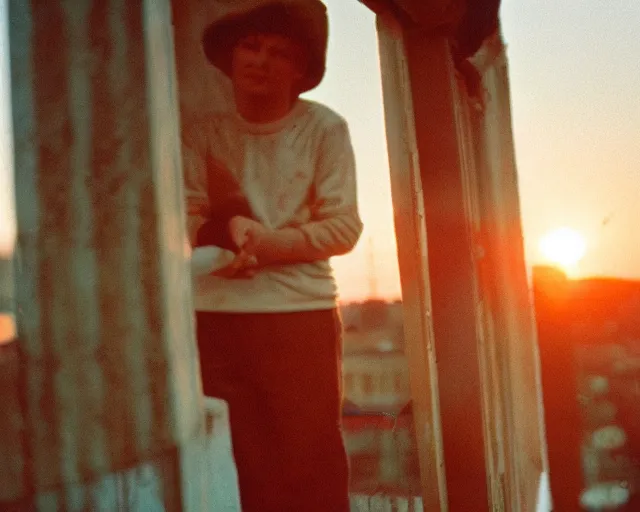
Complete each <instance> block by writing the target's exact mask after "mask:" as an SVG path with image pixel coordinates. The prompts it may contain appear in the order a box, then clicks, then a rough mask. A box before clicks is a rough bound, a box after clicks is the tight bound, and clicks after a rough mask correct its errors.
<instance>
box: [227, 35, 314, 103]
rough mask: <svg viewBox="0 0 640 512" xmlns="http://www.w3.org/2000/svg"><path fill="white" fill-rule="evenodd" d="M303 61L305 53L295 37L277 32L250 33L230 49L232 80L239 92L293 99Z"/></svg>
mask: <svg viewBox="0 0 640 512" xmlns="http://www.w3.org/2000/svg"><path fill="white" fill-rule="evenodd" d="M305 64H306V63H305V53H304V51H303V49H302V47H301V45H299V44H298V43H297V42H295V41H294V40H292V39H290V38H288V37H285V36H281V35H277V34H259V33H256V34H249V35H247V36H245V37H243V38H241V39H240V40H239V41H238V43H237V44H236V46H235V47H234V49H233V60H232V66H231V80H232V82H233V85H234V88H235V89H236V91H237V92H240V93H242V94H246V95H250V96H261V97H263V98H265V99H267V98H279V97H287V98H292V97H293V96H294V95H295V93H296V92H297V88H298V85H299V83H300V80H301V79H302V78H303V76H304V73H303V70H304V66H305Z"/></svg>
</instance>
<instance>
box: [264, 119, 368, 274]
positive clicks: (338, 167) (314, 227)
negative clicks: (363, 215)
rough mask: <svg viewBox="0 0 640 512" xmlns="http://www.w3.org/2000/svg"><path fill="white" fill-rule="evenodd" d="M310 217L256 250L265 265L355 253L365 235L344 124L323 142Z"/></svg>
mask: <svg viewBox="0 0 640 512" xmlns="http://www.w3.org/2000/svg"><path fill="white" fill-rule="evenodd" d="M310 207H311V218H310V221H309V222H307V223H305V224H302V225H299V226H296V227H286V228H282V229H279V230H276V231H275V232H273V233H271V234H270V235H269V236H268V237H267V239H266V240H265V241H262V242H261V243H260V244H259V246H258V247H257V249H256V251H257V252H256V255H257V257H258V261H259V262H260V264H261V265H268V264H271V263H281V264H286V263H297V262H303V261H318V260H327V259H329V258H331V257H333V256H339V255H342V254H346V253H348V252H349V251H351V250H352V249H353V248H354V247H355V245H356V243H357V241H358V239H359V238H360V234H361V233H362V221H361V220H360V215H359V213H358V204H357V190H356V170H355V158H354V155H353V148H352V146H351V139H350V137H349V131H348V127H347V124H346V122H344V121H341V122H340V123H338V124H335V125H333V126H332V127H331V128H329V129H328V131H327V132H326V133H325V135H324V137H323V139H322V141H321V142H320V145H319V154H318V160H317V167H316V172H315V179H314V184H313V194H312V198H311V205H310Z"/></svg>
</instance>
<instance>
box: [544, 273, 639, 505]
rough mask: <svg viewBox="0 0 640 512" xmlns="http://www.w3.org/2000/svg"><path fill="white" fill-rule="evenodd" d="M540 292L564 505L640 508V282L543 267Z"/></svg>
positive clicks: (548, 403)
mask: <svg viewBox="0 0 640 512" xmlns="http://www.w3.org/2000/svg"><path fill="white" fill-rule="evenodd" d="M534 291H535V294H534V295H535V307H536V316H537V322H538V333H539V344H540V354H541V363H542V375H543V392H544V403H545V412H546V417H547V422H546V423H547V439H548V450H549V461H550V478H551V491H552V493H553V494H554V496H556V501H558V500H569V501H567V502H566V503H560V504H558V503H557V505H558V508H559V509H560V508H561V506H562V505H565V506H569V505H570V504H576V503H577V502H578V500H579V501H580V502H581V503H582V506H583V507H585V508H587V509H589V510H592V509H593V510H595V509H597V510H601V509H607V510H629V511H631V510H633V511H636V510H640V281H626V280H622V279H584V280H575V281H574V280H570V279H567V278H566V277H565V276H564V275H562V274H561V273H559V272H557V271H555V270H553V269H549V268H536V269H535V270H534ZM563 510H564V509H563Z"/></svg>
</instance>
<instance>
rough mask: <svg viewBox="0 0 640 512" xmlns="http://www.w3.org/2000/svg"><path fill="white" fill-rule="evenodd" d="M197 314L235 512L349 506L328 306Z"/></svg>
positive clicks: (333, 324) (336, 343)
mask: <svg viewBox="0 0 640 512" xmlns="http://www.w3.org/2000/svg"><path fill="white" fill-rule="evenodd" d="M196 319H197V337H198V346H199V350H200V364H201V370H202V381H203V386H204V393H205V395H207V396H214V397H217V398H222V399H224V400H226V401H227V402H228V405H229V416H230V422H231V436H232V439H231V442H232V445H233V453H234V458H235V461H236V466H237V468H238V480H239V485H240V499H241V502H242V510H243V512H315V511H318V512H320V511H322V512H348V511H349V497H348V461H347V455H346V452H345V448H344V443H343V438H342V431H341V402H342V389H341V360H342V324H341V321H340V317H339V314H338V312H337V310H327V311H309V312H295V313H267V314H254V313H250V314H249V313H209V312H197V316H196Z"/></svg>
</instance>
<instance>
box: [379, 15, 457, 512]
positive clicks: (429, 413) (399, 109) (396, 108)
mask: <svg viewBox="0 0 640 512" xmlns="http://www.w3.org/2000/svg"><path fill="white" fill-rule="evenodd" d="M378 41H379V49H380V64H381V67H382V86H383V93H384V107H385V122H386V131H387V146H388V153H389V168H390V171H391V192H392V199H393V211H394V221H395V228H396V239H397V246H398V262H399V267H400V281H401V285H402V308H403V316H404V337H405V352H406V356H407V361H408V362H409V373H410V379H411V395H412V405H413V406H412V411H413V417H414V425H415V432H416V441H417V446H418V458H419V463H420V473H421V482H422V496H423V503H424V510H433V511H436V510H440V511H444V510H447V489H446V481H445V480H446V479H445V471H444V454H443V448H442V432H441V428H440V410H439V399H438V371H437V368H436V354H435V349H434V337H433V326H432V323H431V316H430V311H431V302H430V294H429V273H428V268H427V265H426V263H427V244H426V231H425V224H424V204H423V196H422V194H423V191H422V185H421V179H420V167H419V164H418V153H417V146H416V138H415V125H414V116H413V106H412V98H411V86H410V83H409V72H408V67H407V60H406V57H405V49H404V44H403V41H402V35H401V31H400V30H399V26H398V25H397V24H395V23H394V20H393V18H392V17H389V16H385V17H382V16H379V17H378Z"/></svg>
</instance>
